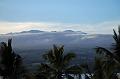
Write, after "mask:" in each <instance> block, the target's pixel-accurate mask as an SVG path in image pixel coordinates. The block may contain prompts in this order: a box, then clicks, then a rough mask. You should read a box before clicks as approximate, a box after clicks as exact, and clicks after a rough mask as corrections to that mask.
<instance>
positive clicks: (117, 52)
mask: <svg viewBox="0 0 120 79" xmlns="http://www.w3.org/2000/svg"><path fill="white" fill-rule="evenodd" d="M113 32H114V35H113V38H114V40H115V43H114V45H113V50H112V51H110V50H108V49H106V48H103V47H97V48H96V51H97V52H98V53H104V54H105V55H106V56H107V57H110V58H112V59H113V60H114V61H115V62H116V63H117V64H119V66H120V26H118V34H117V33H116V31H115V30H114V29H113Z"/></svg>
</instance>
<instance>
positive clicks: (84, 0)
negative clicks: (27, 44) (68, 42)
mask: <svg viewBox="0 0 120 79" xmlns="http://www.w3.org/2000/svg"><path fill="white" fill-rule="evenodd" d="M119 24H120V0H0V33H8V32H16V31H22V30H30V29H40V30H46V31H51V30H57V31H61V30H66V29H71V30H82V31H85V32H88V33H111V32H112V29H113V28H115V29H116V28H117V26H118V25H119Z"/></svg>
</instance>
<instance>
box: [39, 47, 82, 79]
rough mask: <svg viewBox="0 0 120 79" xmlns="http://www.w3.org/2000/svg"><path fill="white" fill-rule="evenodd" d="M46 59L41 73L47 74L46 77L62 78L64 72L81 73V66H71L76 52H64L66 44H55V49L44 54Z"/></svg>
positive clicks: (51, 78) (40, 70)
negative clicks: (58, 45) (59, 45)
mask: <svg viewBox="0 0 120 79" xmlns="http://www.w3.org/2000/svg"><path fill="white" fill-rule="evenodd" d="M43 58H44V59H45V60H46V63H45V64H41V65H40V67H39V68H40V69H39V73H40V75H41V74H43V75H46V76H45V77H46V79H61V76H62V74H63V73H64V74H65V73H78V74H79V73H81V68H80V67H78V66H70V65H69V63H70V62H71V60H72V59H73V58H75V54H74V53H67V54H64V46H61V47H57V46H56V45H54V46H53V49H51V50H50V51H48V53H46V54H44V55H43Z"/></svg>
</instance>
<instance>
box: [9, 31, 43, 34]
mask: <svg viewBox="0 0 120 79" xmlns="http://www.w3.org/2000/svg"><path fill="white" fill-rule="evenodd" d="M41 32H44V31H40V30H29V31H22V32H15V33H7V34H24V33H41Z"/></svg>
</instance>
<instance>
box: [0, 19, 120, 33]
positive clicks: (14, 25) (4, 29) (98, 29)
mask: <svg viewBox="0 0 120 79" xmlns="http://www.w3.org/2000/svg"><path fill="white" fill-rule="evenodd" d="M118 25H120V21H108V22H107V21H106V22H102V23H96V24H71V23H52V22H0V33H2V34H4V33H9V32H19V31H24V30H31V29H38V30H42V31H63V30H68V29H69V30H75V31H83V32H87V33H91V34H96V33H100V34H112V29H116V30H117V28H118Z"/></svg>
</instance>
